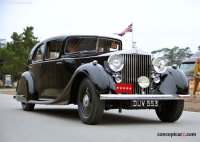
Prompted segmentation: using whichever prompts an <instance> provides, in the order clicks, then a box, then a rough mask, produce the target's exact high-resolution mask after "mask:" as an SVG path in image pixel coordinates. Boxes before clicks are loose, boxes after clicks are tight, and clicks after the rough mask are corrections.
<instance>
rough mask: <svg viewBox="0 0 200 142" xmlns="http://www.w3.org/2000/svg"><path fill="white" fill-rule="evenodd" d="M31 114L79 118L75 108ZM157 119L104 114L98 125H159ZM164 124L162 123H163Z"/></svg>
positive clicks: (51, 109) (39, 111)
mask: <svg viewBox="0 0 200 142" xmlns="http://www.w3.org/2000/svg"><path fill="white" fill-rule="evenodd" d="M33 113H35V114H39V115H48V116H50V117H54V118H55V117H56V118H57V119H65V120H70V121H71V120H73V121H74V120H75V121H80V122H81V120H80V117H79V114H78V109H77V108H37V109H34V111H33ZM161 123H163V122H161V121H160V120H159V119H153V118H148V116H146V117H141V116H130V115H126V114H123V113H122V114H119V113H110V112H106V113H104V115H103V118H102V120H101V121H100V123H99V124H98V125H121V124H123V125H126V124H134V125H136V124H137V125H138V124H140V125H141V124H145V125H146V124H151V125H152V124H161ZM163 124H164V123H163Z"/></svg>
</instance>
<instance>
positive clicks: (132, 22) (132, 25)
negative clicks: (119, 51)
mask: <svg viewBox="0 0 200 142" xmlns="http://www.w3.org/2000/svg"><path fill="white" fill-rule="evenodd" d="M132 48H133V22H132Z"/></svg>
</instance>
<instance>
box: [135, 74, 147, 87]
mask: <svg viewBox="0 0 200 142" xmlns="http://www.w3.org/2000/svg"><path fill="white" fill-rule="evenodd" d="M137 81H138V84H139V86H140V87H141V88H147V87H149V84H150V80H149V78H148V77H146V76H141V77H139V78H138V80H137Z"/></svg>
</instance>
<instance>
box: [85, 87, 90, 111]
mask: <svg viewBox="0 0 200 142" xmlns="http://www.w3.org/2000/svg"><path fill="white" fill-rule="evenodd" d="M89 104H90V98H89V92H88V88H87V89H86V91H85V94H84V96H83V106H84V107H88V106H89Z"/></svg>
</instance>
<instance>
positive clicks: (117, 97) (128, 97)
mask: <svg viewBox="0 0 200 142" xmlns="http://www.w3.org/2000/svg"><path fill="white" fill-rule="evenodd" d="M189 98H190V95H182V94H176V95H171V94H168V95H160V94H157V95H156V94H154V95H142V94H137V95H135V94H128V95H127V94H124V95H122V94H120V95H118V94H100V100H184V99H189Z"/></svg>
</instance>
